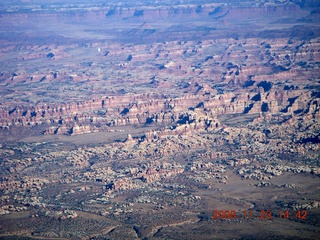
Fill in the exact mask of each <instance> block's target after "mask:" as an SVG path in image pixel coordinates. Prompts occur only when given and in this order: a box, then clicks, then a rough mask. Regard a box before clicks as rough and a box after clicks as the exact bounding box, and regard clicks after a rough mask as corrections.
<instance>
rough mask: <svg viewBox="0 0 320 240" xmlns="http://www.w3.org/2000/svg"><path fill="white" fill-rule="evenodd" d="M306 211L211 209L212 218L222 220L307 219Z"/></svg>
mask: <svg viewBox="0 0 320 240" xmlns="http://www.w3.org/2000/svg"><path fill="white" fill-rule="evenodd" d="M307 215H308V213H307V211H306V210H298V211H290V212H289V210H278V211H271V210H260V212H259V211H252V210H244V211H236V210H213V211H212V219H223V220H235V219H252V220H253V219H260V220H272V219H273V218H279V219H300V220H307Z"/></svg>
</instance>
